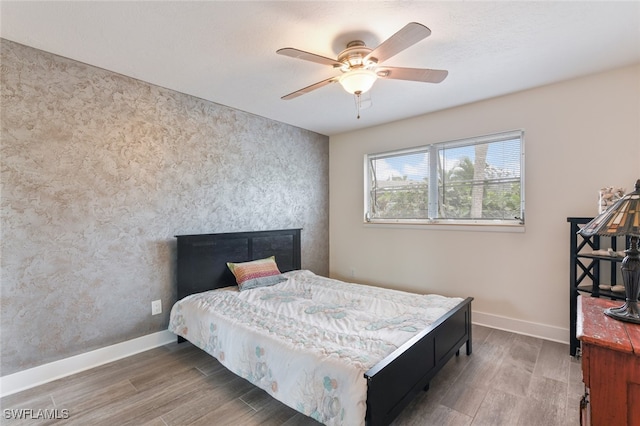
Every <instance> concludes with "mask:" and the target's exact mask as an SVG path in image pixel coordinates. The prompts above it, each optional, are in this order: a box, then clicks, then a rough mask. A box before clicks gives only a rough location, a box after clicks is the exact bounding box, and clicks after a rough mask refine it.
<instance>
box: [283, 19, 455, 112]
mask: <svg viewBox="0 0 640 426" xmlns="http://www.w3.org/2000/svg"><path fill="white" fill-rule="evenodd" d="M430 34H431V30H430V29H429V28H427V27H425V26H424V25H422V24H419V23H417V22H411V23H409V24H407V25H405V26H404V27H403V28H402V29H401V30H400V31H398V32H397V33H395V34H394V35H392V36H391V37H389V38H388V39H387V40H385V41H384V42H382V43H381V44H380V45H379V46H378V47H376V48H375V49H371V48H369V47H367V46H366V45H365V44H364V42H363V41H362V40H354V41H351V42H349V43H348V44H347V48H346V49H345V50H343V51H342V52H340V54H339V55H338V58H337V59H331V58H327V57H325V56H321V55H316V54H315V53H310V52H305V51H304V50H299V49H295V48H292V47H285V48H283V49H279V50H277V51H276V53H278V54H280V55H284V56H289V57H291V58H297V59H304V60H306V61H311V62H315V63H318V64H321V65H329V66H332V67H333V68H336V69H339V70H340V71H341V72H342V74H340V75H337V76H335V77H331V78H327V79H326V80H322V81H319V82H317V83H315V84H312V85H310V86H307V87H304V88H302V89H300V90H296V91H295V92H292V93H289V94H288V95H285V96H283V97H282V99H285V100H288V99H293V98H297V97H298V96H301V95H304V94H305V93H309V92H311V91H313V90H316V89H319V88H321V87H323V86H326V85H328V84H330V83H335V82H339V83H340V84H341V85H342V87H343V88H344V89H345V90H346V91H347V92H349V93H351V94H353V95H355V96H356V100H358V99H359V98H360V95H362V94H363V93H366V92H367V91H368V90H369V89H371V87H372V86H373V84H374V83H375V82H376V80H377V79H378V78H388V79H396V80H410V81H420V82H426V83H440V82H441V81H442V80H444V79H445V78H446V77H447V74H448V71H445V70H432V69H424V68H399V67H388V66H381V65H379V64H380V63H381V62H384V61H385V60H387V59H389V58H391V57H392V56H394V55H396V54H398V53H400V52H402V51H403V50H405V49H406V48H408V47H410V46H413V45H414V44H416V43H417V42H419V41H420V40H422V39H424V38H427V37H428V36H429V35H430ZM356 103H358V102H356ZM358 118H359V115H358Z"/></svg>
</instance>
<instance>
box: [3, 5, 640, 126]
mask: <svg viewBox="0 0 640 426" xmlns="http://www.w3.org/2000/svg"><path fill="white" fill-rule="evenodd" d="M0 14H1V18H0V36H1V37H3V38H5V39H8V40H12V41H15V42H18V43H22V44H25V45H28V46H32V47H35V48H38V49H42V50H45V51H48V52H52V53H56V54H58V55H62V56H65V57H68V58H72V59H75V60H78V61H81V62H85V63H87V64H91V65H95V66H98V67H101V68H104V69H107V70H111V71H115V72H118V73H121V74H124V75H127V76H131V77H134V78H138V79H141V80H144V81H147V82H150V83H153V84H157V85H160V86H163V87H167V88H170V89H174V90H177V91H180V92H183V93H187V94H190V95H194V96H197V97H200V98H203V99H207V100H210V101H213V102H216V103H219V104H223V105H227V106H230V107H233V108H237V109H240V110H243V111H247V112H250V113H254V114H257V115H260V116H264V117H268V118H271V119H274V120H278V121H281V122H284V123H288V124H291V125H294V126H298V127H302V128H305V129H309V130H312V131H315V132H318V133H322V134H325V135H334V134H337V133H341V132H345V131H349V130H354V129H358V128H363V127H369V126H372V125H376V124H381V123H385V122H389V121H394V120H398V119H402V118H406V117H411V116H416V115H421V114H425V113H428V112H432V111H436V110H440V109H444V108H450V107H454V106H458V105H462V104H466V103H469V102H474V101H478V100H482V99H487V98H491V97H495V96H500V95H504V94H507V93H512V92H516V91H520V90H524V89H528V88H532V87H536V86H540V85H544V84H549V83H553V82H557V81H561V80H565V79H569V78H573V77H577V76H581V75H585V74H590V73H594V72H599V71H604V70H607V69H612V68H616V67H620V66H624V65H629V64H634V63H640V2H639V1H626V2H611V1H604V2H593V1H584V2H583V1H570V2H568V1H561V2H560V1H557V2H540V1H536V2H515V1H513V2H507V1H500V2H475V1H444V2H431V1H401V2H379V1H353V2H352V1H322V2H313V1H257V2H246V1H233V2H231V1H226V2H223V1H205V2H195V1H175V2H155V1H129V2H109V1H105V2H96V1H84V2H81V1H66V2H48V1H45V2H24V1H18V2H13V1H5V0H2V2H1V3H0ZM412 21H415V22H420V23H422V24H424V25H426V26H427V27H429V28H430V29H431V31H432V35H431V36H430V37H428V38H427V39H425V40H422V41H420V42H418V43H417V44H415V45H413V46H412V47H410V48H408V49H407V50H405V51H404V52H402V53H400V54H398V55H396V56H394V57H393V58H390V59H389V60H388V61H386V62H384V65H391V66H399V67H415V68H435V69H447V70H449V76H448V77H447V79H446V80H444V82H442V83H440V84H430V83H417V82H408V81H400V80H378V81H377V82H376V83H375V85H374V86H373V89H372V90H371V92H370V93H371V100H372V102H373V105H372V106H371V107H370V108H368V109H365V110H363V111H362V117H361V118H360V119H359V120H358V119H356V110H355V103H354V100H353V97H352V96H351V95H349V94H347V93H346V92H344V90H342V88H341V87H340V85H338V84H332V85H329V86H326V87H323V88H321V89H318V90H316V91H314V92H312V93H309V94H306V95H304V96H301V97H298V98H296V99H292V100H288V101H284V100H281V99H280V97H281V96H283V95H285V94H288V93H290V92H293V91H295V90H298V89H301V88H302V87H305V86H307V85H309V84H312V83H315V82H317V81H320V80H323V79H326V78H329V77H331V76H333V75H335V74H336V71H334V70H333V69H332V68H331V67H329V66H326V65H319V64H315V63H312V62H307V61H302V60H299V59H293V58H289V57H285V56H281V55H277V54H276V53H275V52H276V50H277V49H279V48H282V47H295V48H298V49H301V50H306V51H309V52H313V53H316V54H319V55H323V56H328V57H331V58H335V57H336V56H337V54H338V53H339V52H340V51H341V50H343V49H344V47H345V45H346V43H347V42H348V41H350V40H353V39H362V40H364V41H365V42H366V44H367V45H368V46H369V47H372V48H373V47H375V46H377V45H378V44H379V43H381V42H382V41H384V40H385V39H386V38H388V37H389V36H391V35H392V34H394V33H395V32H396V31H398V30H399V29H400V28H402V27H403V26H404V25H406V24H407V23H408V22H412Z"/></svg>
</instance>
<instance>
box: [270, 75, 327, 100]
mask: <svg viewBox="0 0 640 426" xmlns="http://www.w3.org/2000/svg"><path fill="white" fill-rule="evenodd" d="M338 79H339V77H331V78H327V79H326V80H322V81H319V82H317V83H314V84H312V85H310V86H307V87H305V88H303V89H300V90H296V91H295V92H292V93H289V94H288V95H284V96H283V97H282V98H281V99H284V100H289V99H293V98H297V97H298V96H301V95H304V94H305V93H309V92H311V91H314V90H316V89H319V88H321V87H324V86H326V85H327V84H331V83H335V82H336V81H338Z"/></svg>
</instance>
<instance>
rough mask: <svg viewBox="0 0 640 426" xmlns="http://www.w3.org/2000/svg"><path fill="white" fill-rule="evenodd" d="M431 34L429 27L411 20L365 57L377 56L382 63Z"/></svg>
mask: <svg viewBox="0 0 640 426" xmlns="http://www.w3.org/2000/svg"><path fill="white" fill-rule="evenodd" d="M429 35H431V30H430V29H429V28H427V27H425V26H424V25H422V24H419V23H417V22H410V23H408V24H407V25H405V26H404V27H403V28H402V29H401V30H400V31H398V32H397V33H395V34H394V35H392V36H391V37H389V38H388V39H386V40H385V41H383V42H382V44H381V45H380V46H378V47H376V48H375V49H373V51H372V52H371V53H369V54H368V55H367V56H366V57H365V60H367V59H371V58H376V59H377V60H378V63H381V62H383V61H385V60H387V59H389V58H390V57H392V56H394V55H396V54H398V53H400V52H402V51H403V50H404V49H406V48H407V47H410V46H413V45H414V44H416V43H417V42H419V41H420V40H422V39H424V38H427V37H429Z"/></svg>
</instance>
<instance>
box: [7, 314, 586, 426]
mask: <svg viewBox="0 0 640 426" xmlns="http://www.w3.org/2000/svg"><path fill="white" fill-rule="evenodd" d="M473 333H474V334H473V354H472V355H471V356H466V355H464V350H463V351H461V352H460V353H461V355H460V356H459V357H454V358H453V359H452V360H451V361H450V362H449V363H448V364H447V365H446V366H445V368H444V369H443V370H442V371H441V372H440V373H439V375H438V376H437V377H436V378H435V379H434V380H433V381H432V382H431V387H430V389H429V391H428V392H423V393H422V394H420V395H419V396H418V397H417V398H416V399H415V400H414V401H413V402H412V403H411V404H410V405H409V406H408V407H407V408H406V409H405V410H404V411H403V412H402V414H401V415H400V416H399V417H398V418H397V419H396V421H395V422H394V425H421V426H422V425H438V426H442V425H455V426H457V425H490V426H499V425H505V426H514V425H524V426H547V425H549V426H553V425H578V424H579V423H580V422H579V401H580V397H581V395H582V393H583V390H584V387H583V385H582V382H581V370H580V362H579V361H578V360H576V359H574V358H572V357H571V356H570V355H569V347H568V345H564V344H560V343H553V342H549V341H545V340H541V339H536V338H532V337H526V336H521V335H517V334H513V333H508V332H505V331H500V330H493V329H489V328H485V327H480V326H474V328H473ZM0 403H1V406H2V425H5V424H6V425H23V424H33V425H47V424H60V425H83V426H84V425H108V426H120V425H136V426H138V425H147V426H170V425H236V426H239V425H263V424H264V425H318V423H316V422H315V421H313V420H312V419H310V418H308V417H306V416H303V415H302V414H299V413H297V412H296V411H294V410H293V409H291V408H289V407H287V406H285V405H283V404H281V403H280V402H278V401H276V400H274V399H273V398H271V397H270V396H269V395H268V394H267V393H265V392H264V391H262V390H260V389H258V388H256V387H255V386H253V385H251V384H249V383H248V382H246V381H245V380H244V379H241V378H239V377H237V376H235V375H234V374H232V373H230V372H229V371H227V370H226V369H225V368H224V367H222V366H221V365H220V364H219V363H218V362H217V361H216V360H215V359H214V358H212V357H210V356H209V355H207V354H206V353H204V352H202V351H201V350H199V349H198V348H196V347H194V346H192V345H191V344H190V343H188V342H187V343H183V344H180V345H177V344H175V343H174V344H170V345H166V346H163V347H159V348H156V349H153V350H150V351H147V352H143V353H141V354H138V355H135V356H132V357H129V358H126V359H123V360H120V361H116V362H113V363H110V364H107V365H104V366H101V367H97V368H94V369H91V370H88V371H85V372H82V373H79V374H76V375H73V376H70V377H66V378H63V379H60V380H57V381H55V382H51V383H47V384H44V385H42V386H39V387H36V388H33V389H29V390H26V391H24V392H20V393H17V394H14V395H10V396H7V397H5V398H3V399H2V400H0ZM20 408H24V409H31V410H34V412H36V411H37V410H38V409H58V410H68V413H69V418H68V419H66V420H42V419H38V420H30V421H24V420H22V421H19V420H15V419H6V413H7V412H6V411H5V410H7V409H20Z"/></svg>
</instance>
